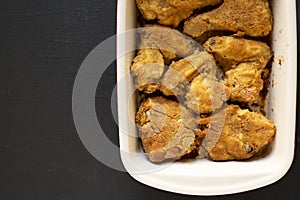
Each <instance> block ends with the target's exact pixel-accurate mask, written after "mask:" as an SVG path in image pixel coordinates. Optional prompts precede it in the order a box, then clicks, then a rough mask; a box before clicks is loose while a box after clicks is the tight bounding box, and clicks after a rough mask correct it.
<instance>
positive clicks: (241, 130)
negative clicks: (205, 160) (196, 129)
mask: <svg viewBox="0 0 300 200" xmlns="http://www.w3.org/2000/svg"><path fill="white" fill-rule="evenodd" d="M224 114H225V121H224V123H223V124H222V123H218V125H217V126H220V125H223V128H222V129H221V131H211V132H209V133H207V135H206V138H205V139H204V141H203V145H204V147H205V149H206V150H207V152H208V155H209V157H210V158H211V159H212V160H214V161H226V160H244V159H248V158H251V157H253V156H254V155H256V154H257V153H258V152H260V150H261V149H263V148H265V147H266V146H267V145H268V144H269V143H270V142H272V141H273V140H274V137H275V126H274V123H273V122H272V121H270V120H268V119H267V118H266V117H265V116H263V115H261V114H259V113H255V112H250V111H249V110H242V109H241V108H239V107H238V106H236V105H228V106H227V107H226V111H225V113H224ZM220 116H222V115H220ZM221 121H222V120H220V121H219V122H221ZM217 129H218V128H217Z"/></svg>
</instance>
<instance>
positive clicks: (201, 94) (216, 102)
mask: <svg viewBox="0 0 300 200" xmlns="http://www.w3.org/2000/svg"><path fill="white" fill-rule="evenodd" d="M185 98H186V102H185V104H186V106H187V107H188V108H189V109H191V110H192V111H194V112H195V113H200V114H201V113H211V112H213V111H215V110H218V109H220V108H221V107H222V106H223V102H224V101H227V100H228V98H229V90H228V89H227V88H226V87H225V86H224V84H222V83H221V82H218V81H216V80H214V79H209V78H203V76H202V75H201V74H200V75H198V76H197V77H196V78H194V80H193V81H192V83H191V84H190V87H189V90H188V93H187V94H186V96H185Z"/></svg>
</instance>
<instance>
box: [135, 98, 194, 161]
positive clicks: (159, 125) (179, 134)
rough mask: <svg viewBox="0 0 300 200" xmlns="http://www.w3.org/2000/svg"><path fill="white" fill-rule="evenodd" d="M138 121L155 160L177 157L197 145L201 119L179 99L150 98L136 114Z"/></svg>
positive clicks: (151, 158)
mask: <svg viewBox="0 0 300 200" xmlns="http://www.w3.org/2000/svg"><path fill="white" fill-rule="evenodd" d="M136 123H137V125H138V128H139V132H140V136H141V139H142V144H143V147H144V150H145V152H146V154H147V156H148V158H149V160H150V161H151V162H162V161H165V160H168V159H174V160H177V159H180V158H181V157H182V156H183V155H185V154H188V153H190V152H191V151H193V149H194V148H195V133H194V130H195V129H196V127H197V121H196V119H195V117H194V116H193V114H192V113H190V112H189V111H188V110H187V109H185V108H184V107H182V106H180V104H179V103H178V102H176V101H173V100H169V99H166V98H163V97H153V98H148V99H146V100H145V101H143V102H142V103H141V105H140V107H139V110H138V112H137V114H136Z"/></svg>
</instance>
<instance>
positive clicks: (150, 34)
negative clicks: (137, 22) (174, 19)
mask: <svg viewBox="0 0 300 200" xmlns="http://www.w3.org/2000/svg"><path fill="white" fill-rule="evenodd" d="M138 34H139V35H140V37H141V40H142V44H141V47H140V48H158V49H159V50H160V51H161V52H162V53H163V55H164V56H166V57H167V58H169V59H170V60H172V59H175V58H179V57H186V56H189V55H191V54H193V53H194V51H195V50H197V49H200V48H201V47H200V45H199V44H198V43H197V42H196V41H194V40H193V39H192V38H190V37H189V36H186V35H185V34H183V33H181V32H179V31H178V30H175V29H171V28H169V27H165V26H159V25H148V26H146V27H143V28H141V29H138ZM175 55H176V56H175Z"/></svg>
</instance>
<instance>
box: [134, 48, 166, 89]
mask: <svg viewBox="0 0 300 200" xmlns="http://www.w3.org/2000/svg"><path fill="white" fill-rule="evenodd" d="M130 70H131V74H132V76H133V77H134V79H135V84H136V88H137V89H138V90H140V91H144V92H145V93H152V92H154V91H155V90H157V89H159V87H160V84H159V83H160V78H161V76H162V75H163V72H164V60H163V56H162V55H161V53H160V51H159V50H158V49H140V50H139V51H138V54H137V56H136V57H135V58H134V59H133V63H132V65H131V67H130Z"/></svg>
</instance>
